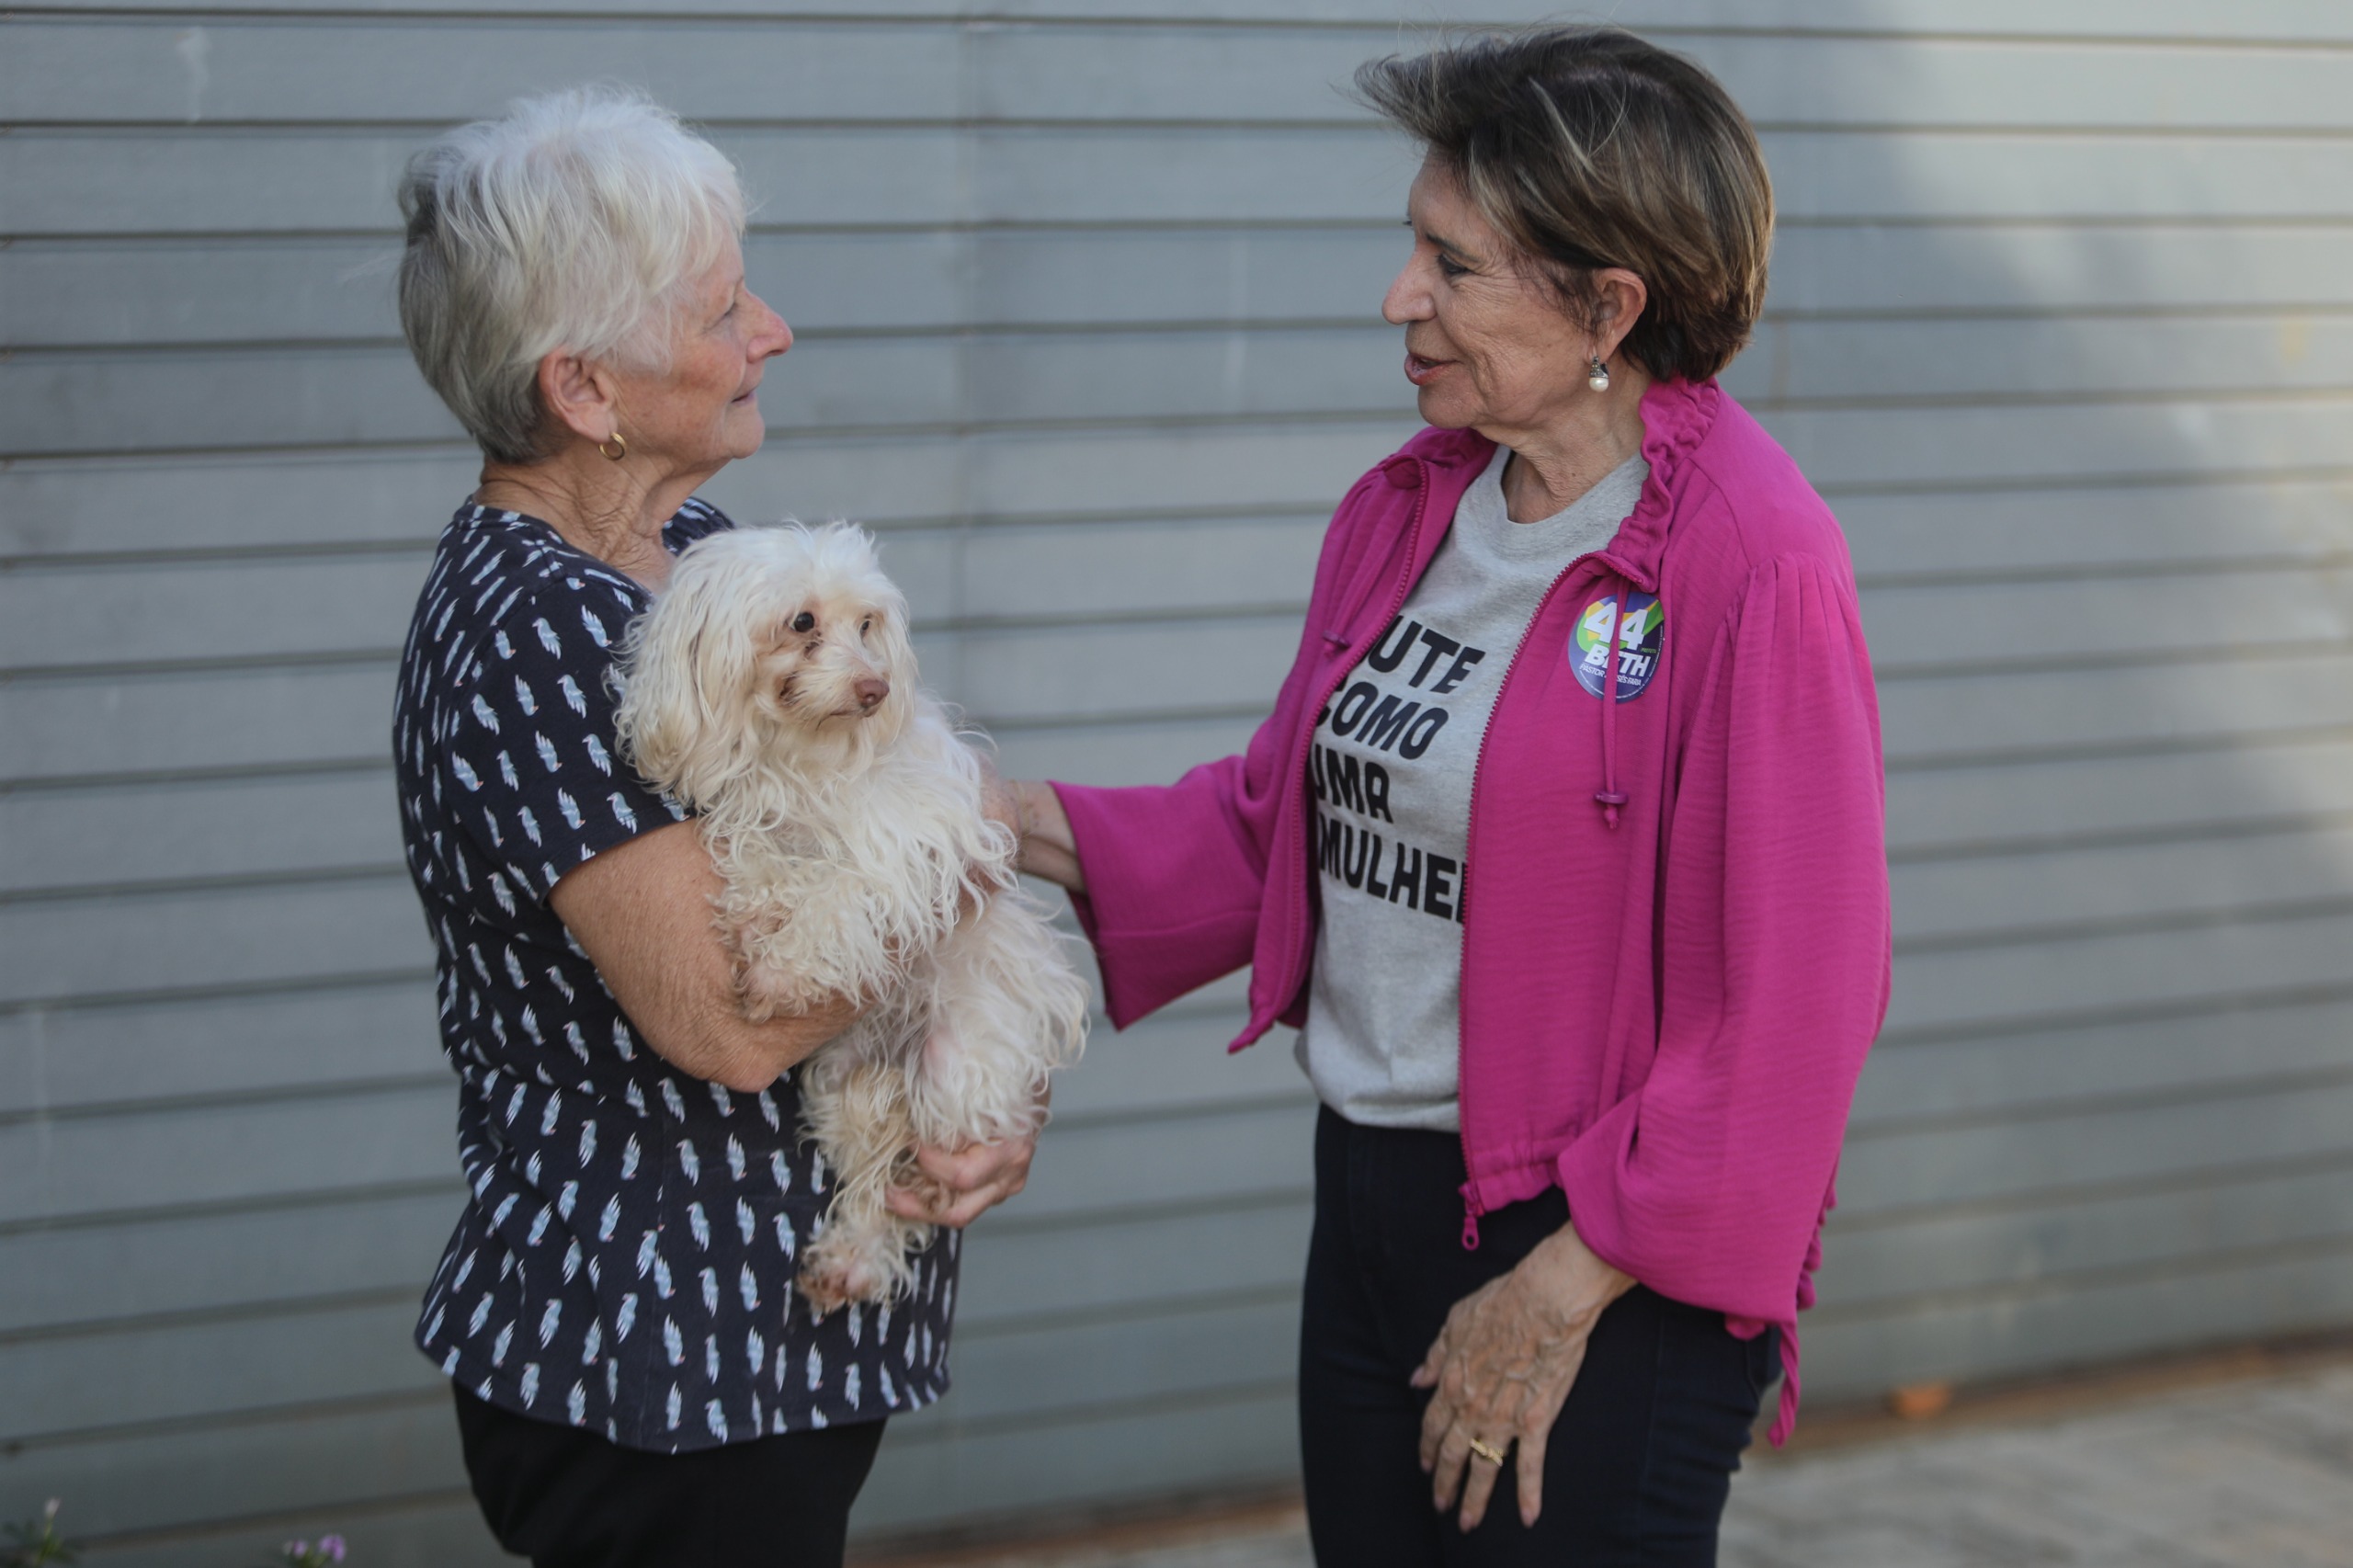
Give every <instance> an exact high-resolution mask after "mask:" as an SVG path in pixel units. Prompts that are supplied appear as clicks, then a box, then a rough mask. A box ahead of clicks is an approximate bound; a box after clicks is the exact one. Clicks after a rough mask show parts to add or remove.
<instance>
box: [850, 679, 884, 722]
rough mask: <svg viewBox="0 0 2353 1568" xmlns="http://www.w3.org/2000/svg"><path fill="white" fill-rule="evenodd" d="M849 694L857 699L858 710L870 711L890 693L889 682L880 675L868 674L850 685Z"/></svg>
mask: <svg viewBox="0 0 2353 1568" xmlns="http://www.w3.org/2000/svg"><path fill="white" fill-rule="evenodd" d="M850 694H851V695H852V696H853V697H856V698H857V699H858V710H859V711H861V712H865V713H871V712H873V711H874V710H875V709H876V708H877V707H879V706H880V705H881V701H882V699H884V698H886V697H888V696H890V695H891V683H890V682H889V681H887V680H884V679H883V678H882V677H881V676H867V677H865V678H864V679H863V680H861V681H859V682H858V684H857V685H856V686H853V687H850Z"/></svg>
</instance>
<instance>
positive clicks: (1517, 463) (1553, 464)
mask: <svg viewBox="0 0 2353 1568" xmlns="http://www.w3.org/2000/svg"><path fill="white" fill-rule="evenodd" d="M1649 387H1650V378H1649V377H1648V376H1645V375H1643V373H1642V371H1641V370H1639V369H1636V368H1635V367H1633V366H1631V365H1627V366H1624V367H1623V368H1622V369H1620V370H1619V371H1618V372H1617V373H1616V375H1615V376H1614V377H1613V378H1612V384H1611V386H1610V388H1609V390H1608V392H1586V391H1585V390H1584V388H1583V387H1582V385H1580V389H1579V391H1580V394H1581V395H1580V396H1579V398H1578V400H1577V402H1576V403H1574V405H1573V406H1572V410H1571V412H1570V413H1569V414H1567V415H1565V416H1563V418H1560V419H1557V420H1554V421H1552V422H1551V423H1550V424H1547V425H1543V426H1531V427H1529V428H1527V429H1511V430H1490V429H1483V430H1481V431H1480V434H1481V435H1483V436H1485V437H1488V438H1489V439H1490V440H1493V441H1494V442H1495V444H1496V445H1497V446H1501V447H1507V448H1509V449H1510V450H1511V460H1510V462H1509V463H1508V464H1507V465H1506V467H1505V469H1504V475H1503V485H1504V513H1505V515H1506V517H1510V518H1511V520H1512V521H1513V522H1515V523H1535V522H1541V521H1543V520H1544V519H1545V518H1546V517H1553V516H1556V515H1558V514H1559V513H1561V512H1563V511H1564V510H1566V509H1567V508H1568V507H1570V506H1574V505H1575V504H1576V501H1577V498H1578V497H1579V496H1581V495H1583V494H1585V493H1586V491H1588V490H1591V489H1592V488H1593V487H1594V486H1595V485H1596V484H1598V483H1601V481H1602V480H1603V479H1604V478H1606V477H1608V475H1609V474H1610V473H1611V472H1614V471H1615V470H1616V469H1617V467H1618V466H1619V465H1620V463H1622V462H1624V461H1625V460H1627V459H1629V458H1631V457H1634V456H1636V455H1637V454H1639V453H1640V452H1641V451H1642V449H1643V392H1645V391H1647V390H1648V389H1649Z"/></svg>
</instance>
